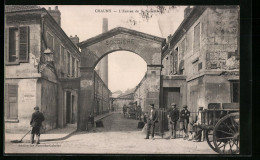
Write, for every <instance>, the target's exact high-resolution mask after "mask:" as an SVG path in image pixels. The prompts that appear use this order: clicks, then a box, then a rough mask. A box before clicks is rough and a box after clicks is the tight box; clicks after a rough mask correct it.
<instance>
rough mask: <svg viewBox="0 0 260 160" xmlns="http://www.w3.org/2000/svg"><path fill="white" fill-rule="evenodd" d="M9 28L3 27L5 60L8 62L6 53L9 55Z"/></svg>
mask: <svg viewBox="0 0 260 160" xmlns="http://www.w3.org/2000/svg"><path fill="white" fill-rule="evenodd" d="M8 43H9V28H5V62H6V63H7V62H8V55H9V48H8V46H9V45H8Z"/></svg>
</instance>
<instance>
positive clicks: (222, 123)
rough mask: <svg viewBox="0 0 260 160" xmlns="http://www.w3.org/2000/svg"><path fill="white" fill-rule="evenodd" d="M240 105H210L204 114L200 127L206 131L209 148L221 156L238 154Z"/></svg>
mask: <svg viewBox="0 0 260 160" xmlns="http://www.w3.org/2000/svg"><path fill="white" fill-rule="evenodd" d="M239 120H240V118H239V104H238V103H222V106H221V104H220V103H210V104H209V105H208V109H205V110H204V111H203V112H202V124H201V125H199V126H198V127H199V128H201V129H202V130H204V131H205V138H206V140H207V142H208V144H209V146H210V147H211V148H212V149H213V150H214V151H216V152H218V153H220V154H238V153H239V149H240V136H239V128H240V127H239V126H240V124H239V122H240V121H239Z"/></svg>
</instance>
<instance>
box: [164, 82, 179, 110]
mask: <svg viewBox="0 0 260 160" xmlns="http://www.w3.org/2000/svg"><path fill="white" fill-rule="evenodd" d="M171 103H176V105H177V107H180V88H179V87H170V88H163V106H164V108H170V106H171Z"/></svg>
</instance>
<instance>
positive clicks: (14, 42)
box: [7, 26, 29, 64]
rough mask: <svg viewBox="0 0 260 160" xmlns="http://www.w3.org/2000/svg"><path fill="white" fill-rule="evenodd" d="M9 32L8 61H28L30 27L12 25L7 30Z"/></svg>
mask: <svg viewBox="0 0 260 160" xmlns="http://www.w3.org/2000/svg"><path fill="white" fill-rule="evenodd" d="M7 34H8V36H7V37H8V48H7V53H8V54H7V63H8V64H18V63H20V62H28V59H29V58H28V55H29V27H28V26H23V27H10V28H9V29H8V30H7Z"/></svg>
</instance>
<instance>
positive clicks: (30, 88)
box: [5, 79, 39, 133]
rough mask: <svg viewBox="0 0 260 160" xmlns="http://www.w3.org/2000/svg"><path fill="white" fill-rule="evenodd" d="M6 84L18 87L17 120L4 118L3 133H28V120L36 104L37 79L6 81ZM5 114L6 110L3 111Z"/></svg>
mask: <svg viewBox="0 0 260 160" xmlns="http://www.w3.org/2000/svg"><path fill="white" fill-rule="evenodd" d="M5 83H6V84H10V85H11V84H15V85H18V99H17V103H18V104H17V105H18V106H17V107H18V119H17V121H9V120H8V119H7V118H5V131H6V132H11V133H24V132H26V131H29V130H30V129H31V128H30V120H31V116H32V113H33V112H34V107H35V106H36V105H39V104H38V103H37V98H39V96H38V94H37V79H6V81H5ZM5 112H6V110H5Z"/></svg>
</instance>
